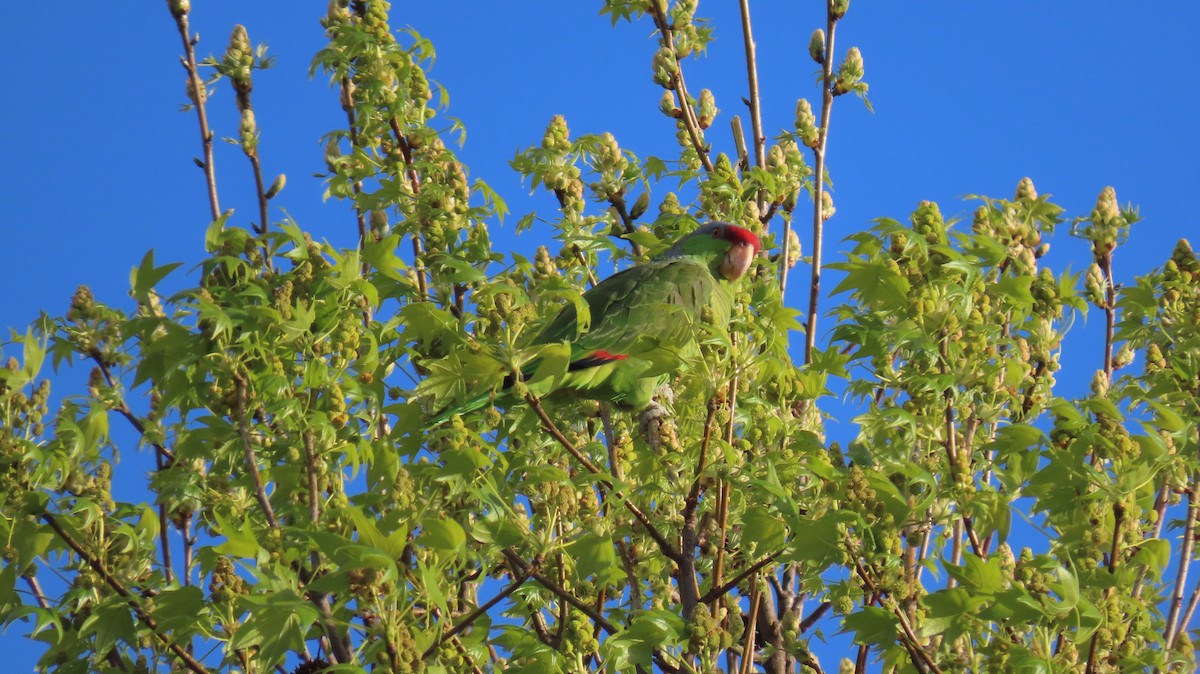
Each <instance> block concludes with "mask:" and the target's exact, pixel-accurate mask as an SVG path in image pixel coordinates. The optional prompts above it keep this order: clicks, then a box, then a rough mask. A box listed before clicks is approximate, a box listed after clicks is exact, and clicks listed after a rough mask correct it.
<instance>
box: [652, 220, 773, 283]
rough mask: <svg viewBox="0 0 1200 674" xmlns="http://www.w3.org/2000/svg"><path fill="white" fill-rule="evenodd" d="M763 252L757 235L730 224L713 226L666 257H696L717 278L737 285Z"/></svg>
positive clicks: (682, 242) (700, 230)
mask: <svg viewBox="0 0 1200 674" xmlns="http://www.w3.org/2000/svg"><path fill="white" fill-rule="evenodd" d="M761 248H762V244H761V243H760V242H759V240H758V237H757V236H755V234H754V232H751V231H750V230H748V229H746V228H745V227H739V226H738V225H734V224H731V223H728V222H710V223H708V224H706V225H701V226H700V227H699V228H698V229H697V230H696V231H694V232H692V233H691V234H688V235H687V236H685V237H683V238H682V239H680V240H679V241H678V242H677V243H676V244H675V245H674V246H671V248H670V249H669V250H668V251H667V252H666V255H665V257H697V258H701V259H704V260H705V261H706V262H708V263H709V267H710V268H711V269H712V270H713V273H714V274H719V275H720V276H721V278H723V279H725V280H726V281H736V280H738V279H740V278H741V277H742V276H744V275H745V274H746V271H747V270H748V269H750V263H752V262H753V261H754V256H755V255H758V251H759V250H760V249H761Z"/></svg>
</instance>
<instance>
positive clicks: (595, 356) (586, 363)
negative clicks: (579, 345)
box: [567, 349, 629, 372]
mask: <svg viewBox="0 0 1200 674" xmlns="http://www.w3.org/2000/svg"><path fill="white" fill-rule="evenodd" d="M628 357H629V356H626V355H625V354H623V353H613V352H611V351H605V350H603V349H601V350H599V351H593V352H591V353H589V354H588V355H586V356H584V357H583V358H580V359H579V360H576V361H573V362H572V363H571V364H570V365H569V366H568V367H567V371H569V372H575V371H577V370H586V369H588V368H590V367H598V366H600V365H604V364H605V363H612V362H616V361H618V360H625V359H626V358H628Z"/></svg>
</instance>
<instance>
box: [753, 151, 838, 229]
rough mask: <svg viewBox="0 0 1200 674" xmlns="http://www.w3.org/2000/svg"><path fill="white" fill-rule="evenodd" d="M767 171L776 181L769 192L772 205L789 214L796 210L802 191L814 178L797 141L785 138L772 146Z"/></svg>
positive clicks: (768, 154) (768, 196)
mask: <svg viewBox="0 0 1200 674" xmlns="http://www.w3.org/2000/svg"><path fill="white" fill-rule="evenodd" d="M766 169H767V172H768V173H770V174H771V176H772V177H773V178H774V179H775V184H774V186H773V189H770V190H767V198H768V200H769V201H770V203H772V204H774V205H775V206H782V207H783V209H784V210H785V211H787V212H789V213H790V212H791V211H793V210H795V208H796V199H797V198H798V197H799V195H800V190H801V189H802V188H803V187H804V186H805V184H806V183H807V182H808V180H809V178H810V177H811V176H812V169H811V168H809V167H808V164H806V163H805V162H804V155H803V154H801V153H800V148H799V147H798V146H797V145H796V141H795V140H794V139H792V138H791V137H785V138H783V139H781V140H780V141H779V143H778V144H776V145H772V146H771V149H769V150H768V151H767V166H766ZM830 205H831V206H832V203H831V204H830Z"/></svg>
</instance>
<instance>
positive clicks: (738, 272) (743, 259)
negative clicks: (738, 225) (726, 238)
mask: <svg viewBox="0 0 1200 674" xmlns="http://www.w3.org/2000/svg"><path fill="white" fill-rule="evenodd" d="M754 254H755V251H754V246H752V245H750V244H749V243H744V242H739V243H735V244H733V245H732V246H730V248H729V252H727V253H725V259H723V260H721V267H720V271H721V276H722V277H723V278H724V279H725V280H726V281H736V280H738V279H740V278H741V277H742V276H744V275H745V274H746V270H748V269H750V264H751V263H752V262H754Z"/></svg>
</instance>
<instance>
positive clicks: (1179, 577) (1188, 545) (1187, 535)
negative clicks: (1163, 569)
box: [1163, 473, 1200, 651]
mask: <svg viewBox="0 0 1200 674" xmlns="http://www.w3.org/2000/svg"><path fill="white" fill-rule="evenodd" d="M1198 481H1200V474H1197V473H1192V479H1191V485H1190V486H1189V488H1188V490H1187V515H1186V516H1185V519H1184V523H1183V542H1182V544H1181V545H1180V546H1179V570H1178V571H1176V572H1175V587H1174V588H1172V589H1171V608H1170V609H1169V610H1168V612H1167V631H1166V633H1165V634H1164V635H1163V643H1165V644H1166V646H1165V649H1166V650H1168V651H1169V650H1171V648H1172V647H1173V646H1174V645H1175V639H1176V638H1178V636H1179V632H1180V631H1181V629H1182V628H1183V625H1180V624H1179V622H1178V621H1179V612H1180V609H1181V608H1182V606H1183V592H1184V586H1186V585H1187V577H1188V567H1190V566H1191V559H1192V548H1193V547H1194V546H1195V544H1196V535H1195V534H1196V516H1197V511H1198V510H1200V503H1197V499H1196V489H1197V488H1198V485H1197V482H1198Z"/></svg>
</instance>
